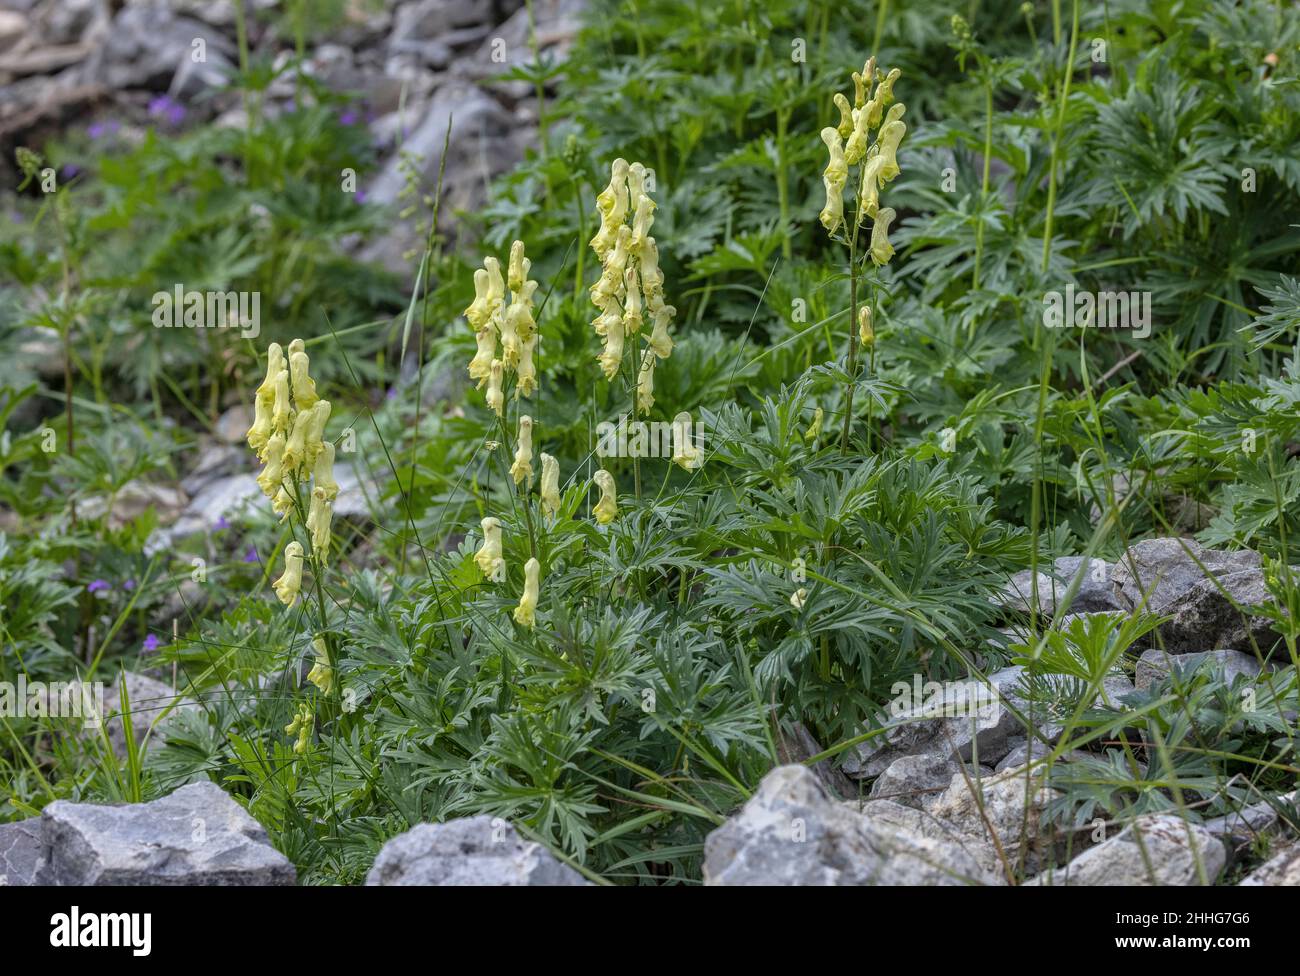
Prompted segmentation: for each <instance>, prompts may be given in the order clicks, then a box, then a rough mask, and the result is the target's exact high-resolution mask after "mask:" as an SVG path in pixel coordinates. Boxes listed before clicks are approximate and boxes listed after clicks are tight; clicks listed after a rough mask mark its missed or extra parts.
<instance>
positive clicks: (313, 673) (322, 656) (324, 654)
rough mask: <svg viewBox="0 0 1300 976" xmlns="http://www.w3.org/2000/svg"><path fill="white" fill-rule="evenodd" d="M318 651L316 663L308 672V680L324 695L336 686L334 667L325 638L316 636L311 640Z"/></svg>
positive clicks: (314, 648) (313, 648) (313, 647)
mask: <svg viewBox="0 0 1300 976" xmlns="http://www.w3.org/2000/svg"><path fill="white" fill-rule="evenodd" d="M311 646H312V650H314V651H315V652H316V663H315V664H313V665H312V669H311V670H310V671H309V672H307V680H308V681H310V682H311V683H312V684H314V685H315V686H316V687H317V688H319V689H320V691H321V694H322V695H328V694H329V693H330V691H332V690H333V688H334V669H333V668H332V667H330V657H329V651H328V649H327V648H326V647H325V638H323V637H316V638H314V639H313V640H312V642H311Z"/></svg>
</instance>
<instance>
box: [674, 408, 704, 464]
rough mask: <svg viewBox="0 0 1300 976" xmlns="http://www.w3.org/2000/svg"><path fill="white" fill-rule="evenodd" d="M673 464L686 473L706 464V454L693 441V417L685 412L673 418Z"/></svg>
mask: <svg viewBox="0 0 1300 976" xmlns="http://www.w3.org/2000/svg"><path fill="white" fill-rule="evenodd" d="M673 463H674V464H676V465H677V466H678V467H680V468H682V469H683V470H685V471H694V470H695V469H696V468H698V467H700V466H701V465H702V464H703V463H704V452H703V451H701V450H700V449H699V448H698V447H697V446H696V445H695V443H694V442H693V441H692V439H691V415H690V414H689V413H686V412H685V411H682V412H681V413H679V414H678V415H677V416H676V417H674V418H673Z"/></svg>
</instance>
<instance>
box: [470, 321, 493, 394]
mask: <svg viewBox="0 0 1300 976" xmlns="http://www.w3.org/2000/svg"><path fill="white" fill-rule="evenodd" d="M474 341H475V342H476V343H477V344H478V350H477V351H476V352H475V353H474V358H473V359H471V360H470V361H469V378H470V379H472V380H477V381H478V388H479V389H480V390H481V389H483V384H485V383H486V382H487V381H488V377H489V376H491V375H492V360H494V359H496V358H497V330H496V329H495V328H494V327H493V326H492V325H491V324H489V325H487V326H485V327H484V328H482V329H479V330H478V332H476V333H475V334H474Z"/></svg>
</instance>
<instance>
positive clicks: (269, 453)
mask: <svg viewBox="0 0 1300 976" xmlns="http://www.w3.org/2000/svg"><path fill="white" fill-rule="evenodd" d="M265 461H266V464H265V465H264V466H263V467H262V470H261V472H260V473H259V474H258V476H257V487H259V488H261V489H262V494H263V495H265V496H266V497H267V498H274V497H275V494H276V492H278V491H279V490H280V482H281V481H283V480H284V464H283V462H284V435H283V434H280V433H275V434H272V435H271V437H270V438H269V439H268V440H267V442H266V455H265Z"/></svg>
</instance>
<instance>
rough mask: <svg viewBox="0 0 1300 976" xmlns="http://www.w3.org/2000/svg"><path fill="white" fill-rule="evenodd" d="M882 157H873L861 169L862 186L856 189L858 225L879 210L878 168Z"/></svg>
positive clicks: (881, 163)
mask: <svg viewBox="0 0 1300 976" xmlns="http://www.w3.org/2000/svg"><path fill="white" fill-rule="evenodd" d="M884 164H885V160H884V157H882V156H880V155H873V156H872V157H871V158H870V159H868V160H867V162H866V165H865V166H863V167H862V186H861V187H859V189H858V225H859V226H861V224H862V222H863V221H864V220H866V219H867V218H868V217H875V216H876V213H877V212H878V211H879V210H880V168H881V167H882V166H884Z"/></svg>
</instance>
